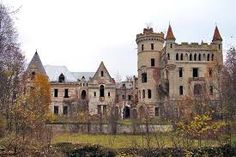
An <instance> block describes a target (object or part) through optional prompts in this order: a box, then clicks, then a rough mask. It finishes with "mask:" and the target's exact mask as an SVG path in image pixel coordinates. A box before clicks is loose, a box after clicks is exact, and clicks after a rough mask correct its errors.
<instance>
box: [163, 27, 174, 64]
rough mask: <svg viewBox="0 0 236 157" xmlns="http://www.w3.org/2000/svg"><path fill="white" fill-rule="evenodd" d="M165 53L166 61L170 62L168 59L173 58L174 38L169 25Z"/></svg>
mask: <svg viewBox="0 0 236 157" xmlns="http://www.w3.org/2000/svg"><path fill="white" fill-rule="evenodd" d="M165 40H166V45H165V46H166V51H167V52H168V53H167V54H166V55H167V56H166V57H167V59H168V60H170V58H174V56H173V55H174V53H173V51H174V47H175V36H174V33H173V31H172V27H171V25H169V27H168V30H167V34H166V38H165Z"/></svg>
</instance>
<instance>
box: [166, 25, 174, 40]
mask: <svg viewBox="0 0 236 157" xmlns="http://www.w3.org/2000/svg"><path fill="white" fill-rule="evenodd" d="M166 40H175V36H174V34H173V31H172V28H171V26H170V25H169V28H168V30H167V35H166Z"/></svg>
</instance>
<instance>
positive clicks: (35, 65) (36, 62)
mask: <svg viewBox="0 0 236 157" xmlns="http://www.w3.org/2000/svg"><path fill="white" fill-rule="evenodd" d="M26 72H27V73H29V72H30V73H31V72H36V73H40V74H44V75H46V71H45V69H44V67H43V64H42V62H41V59H40V57H39V55H38V52H37V51H36V52H35V54H34V56H33V58H32V60H31V61H30V63H29V65H28V67H27V70H26Z"/></svg>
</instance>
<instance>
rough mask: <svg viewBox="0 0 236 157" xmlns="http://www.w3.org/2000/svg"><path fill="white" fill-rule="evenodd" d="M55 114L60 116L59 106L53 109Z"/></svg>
mask: <svg viewBox="0 0 236 157" xmlns="http://www.w3.org/2000/svg"><path fill="white" fill-rule="evenodd" d="M53 113H54V114H56V115H58V113H59V107H58V106H54V107H53Z"/></svg>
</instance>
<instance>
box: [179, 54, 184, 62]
mask: <svg viewBox="0 0 236 157" xmlns="http://www.w3.org/2000/svg"><path fill="white" fill-rule="evenodd" d="M183 59H184V56H183V54H182V53H181V54H180V60H181V61H182V60H183Z"/></svg>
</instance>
